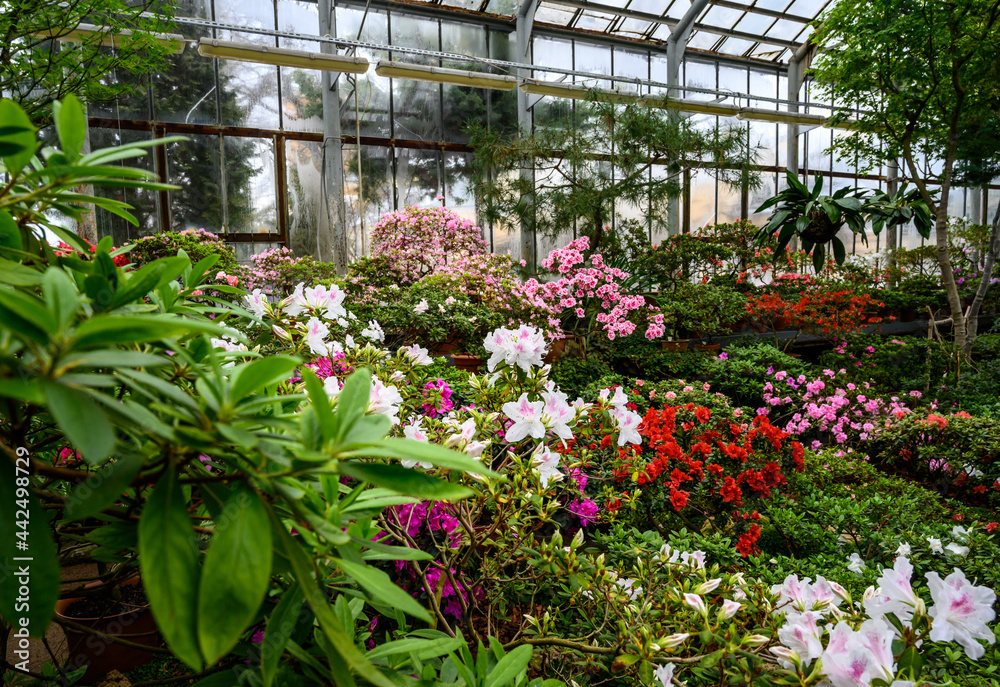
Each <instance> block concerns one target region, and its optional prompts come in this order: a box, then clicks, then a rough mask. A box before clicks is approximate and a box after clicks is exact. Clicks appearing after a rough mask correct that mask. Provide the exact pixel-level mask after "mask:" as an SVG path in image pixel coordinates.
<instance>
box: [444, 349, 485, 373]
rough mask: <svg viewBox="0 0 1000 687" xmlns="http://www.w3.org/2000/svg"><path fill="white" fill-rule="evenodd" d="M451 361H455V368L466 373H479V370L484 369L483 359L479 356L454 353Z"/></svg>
mask: <svg viewBox="0 0 1000 687" xmlns="http://www.w3.org/2000/svg"><path fill="white" fill-rule="evenodd" d="M451 359H452V361H454V363H455V367H457V368H458V369H459V370H465V371H466V372H479V370H480V369H482V367H483V359H482V358H480V357H479V356H477V355H465V354H463V353H454V354H452V356H451Z"/></svg>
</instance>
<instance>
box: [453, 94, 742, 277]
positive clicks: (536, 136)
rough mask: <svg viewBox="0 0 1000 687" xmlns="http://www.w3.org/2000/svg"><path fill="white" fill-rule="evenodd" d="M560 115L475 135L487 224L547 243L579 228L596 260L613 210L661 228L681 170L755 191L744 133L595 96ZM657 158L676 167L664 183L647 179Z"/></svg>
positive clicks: (477, 181)
mask: <svg viewBox="0 0 1000 687" xmlns="http://www.w3.org/2000/svg"><path fill="white" fill-rule="evenodd" d="M558 107H559V103H553V105H552V108H551V109H550V111H549V112H548V113H547V114H548V115H549V121H547V122H546V126H544V127H539V128H538V129H537V130H536V131H535V132H523V131H522V132H521V133H520V135H518V136H516V137H514V138H510V137H508V136H506V135H504V134H502V133H501V132H500V131H497V130H495V129H491V128H484V127H481V126H474V127H473V128H472V136H471V144H472V146H473V148H474V151H475V152H474V168H473V169H474V177H473V188H474V191H475V195H476V198H477V199H478V206H479V208H480V212H481V214H482V217H483V219H484V220H485V221H489V222H507V223H515V224H519V225H520V226H521V227H523V228H524V230H525V231H526V232H527V233H528V234H530V235H540V236H551V237H555V236H558V235H559V234H560V233H561V232H564V231H566V229H567V228H568V227H573V226H576V227H577V233H578V234H579V235H583V236H587V237H589V238H590V239H591V242H590V245H591V248H592V249H593V250H595V251H602V252H603V251H604V250H605V249H606V248H607V245H606V240H605V235H606V233H607V232H608V231H609V229H610V227H611V223H612V217H613V216H614V208H615V207H616V205H620V204H622V203H625V204H628V205H631V206H633V207H636V208H642V213H643V217H642V225H643V228H645V229H647V230H648V229H649V228H657V227H661V226H664V225H665V223H666V218H667V217H668V215H669V213H668V204H669V203H670V201H671V200H672V199H676V198H678V197H679V196H680V193H681V190H682V179H683V173H684V170H685V169H689V168H693V167H695V166H697V167H698V168H699V169H703V170H705V171H708V172H709V173H711V174H712V175H714V176H716V177H717V178H718V179H720V180H722V181H724V182H725V183H728V184H730V185H733V186H735V187H746V188H750V189H755V188H757V187H758V186H759V183H760V181H759V178H758V175H757V173H756V172H755V170H754V168H753V158H754V150H753V148H752V147H751V146H750V144H749V138H748V137H747V135H746V130H745V129H742V128H739V127H732V128H713V129H709V130H707V131H706V130H702V129H700V128H699V127H697V126H695V125H694V124H693V123H692V122H691V120H690V119H684V118H682V117H679V116H677V114H676V113H674V112H671V111H668V110H665V109H662V108H657V107H647V106H646V105H640V104H634V103H631V104H624V105H622V104H619V103H612V102H601V101H600V100H599V99H598V95H597V94H596V92H595V93H594V94H593V95H592V99H591V100H588V101H586V102H579V103H577V105H576V107H575V108H573V109H572V110H571V111H569V112H567V113H563V112H560V111H559V109H558ZM535 109H536V117H539V118H541V117H542V116H543V115H542V114H540V113H539V111H540V110H541V107H540V106H536V108H535ZM597 156H600V158H601V161H597V159H596V157H597ZM664 160H670V161H673V162H671V163H670V164H669V166H668V167H667V173H666V175H665V176H660V175H659V174H653V175H651V174H650V172H651V170H653V169H654V168H656V167H659V166H661V165H663V161H664ZM704 163H707V164H704ZM525 169H530V170H532V171H531V172H529V173H528V174H522V170H525ZM524 257H525V258H526V259H529V260H530V259H531V257H532V256H527V255H526V256H524ZM529 269H533V265H531V266H529Z"/></svg>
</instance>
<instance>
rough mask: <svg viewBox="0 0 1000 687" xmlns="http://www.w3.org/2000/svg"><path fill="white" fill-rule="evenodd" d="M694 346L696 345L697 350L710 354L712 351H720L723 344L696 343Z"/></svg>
mask: <svg viewBox="0 0 1000 687" xmlns="http://www.w3.org/2000/svg"><path fill="white" fill-rule="evenodd" d="M694 347H695V350H698V351H701V352H702V353H705V354H706V355H708V354H712V353H718V352H719V350H720V349H721V348H722V344H718V343H710V344H695V345H694Z"/></svg>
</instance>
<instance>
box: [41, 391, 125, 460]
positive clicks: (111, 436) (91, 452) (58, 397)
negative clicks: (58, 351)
mask: <svg viewBox="0 0 1000 687" xmlns="http://www.w3.org/2000/svg"><path fill="white" fill-rule="evenodd" d="M44 386H45V399H46V401H47V405H48V408H49V412H50V413H51V414H52V417H53V418H54V419H55V421H56V423H57V424H58V425H59V429H61V430H62V431H63V433H64V434H65V435H66V438H67V439H69V441H70V443H71V444H72V445H73V447H74V448H75V449H76V450H77V451H79V452H80V453H81V455H83V457H84V459H85V460H86V461H87V462H88V463H90V464H91V465H99V464H101V463H103V462H104V461H105V460H107V459H108V457H109V456H110V455H111V451H112V450H113V449H114V447H115V441H116V439H115V432H114V428H113V427H112V426H111V422H110V421H109V420H108V416H107V415H105V414H104V411H103V410H101V408H99V407H98V406H97V404H96V403H94V401H93V399H92V398H90V396H88V395H87V394H86V393H84V392H83V391H80V390H79V389H74V388H73V387H69V386H66V385H65V384H60V383H59V382H53V381H50V380H46V381H45V382H44Z"/></svg>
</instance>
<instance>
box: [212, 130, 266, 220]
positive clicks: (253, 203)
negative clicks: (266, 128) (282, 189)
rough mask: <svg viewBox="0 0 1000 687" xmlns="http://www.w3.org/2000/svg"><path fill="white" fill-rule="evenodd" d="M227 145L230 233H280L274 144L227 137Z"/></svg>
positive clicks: (264, 140)
mask: <svg viewBox="0 0 1000 687" xmlns="http://www.w3.org/2000/svg"><path fill="white" fill-rule="evenodd" d="M224 143H225V146H224V150H225V163H226V208H227V211H228V214H227V217H226V220H227V223H228V227H229V231H230V232H232V233H241V234H242V233H253V234H273V233H277V231H278V212H277V188H276V187H275V179H274V169H275V163H274V141H272V140H270V139H267V138H236V137H230V136H227V137H226V138H225V139H224Z"/></svg>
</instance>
